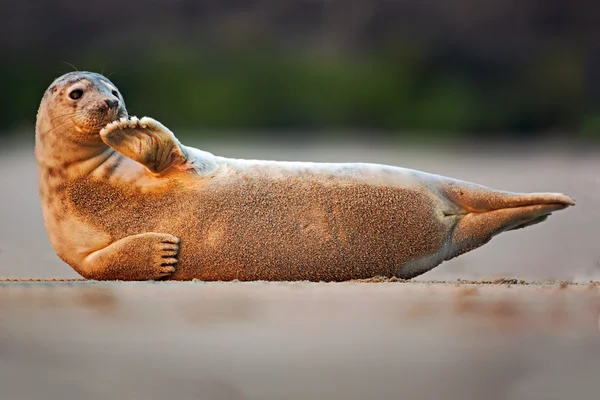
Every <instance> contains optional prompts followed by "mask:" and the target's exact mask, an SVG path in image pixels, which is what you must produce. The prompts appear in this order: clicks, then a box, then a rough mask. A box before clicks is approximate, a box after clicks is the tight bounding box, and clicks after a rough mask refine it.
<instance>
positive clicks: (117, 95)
mask: <svg viewBox="0 0 600 400" xmlns="http://www.w3.org/2000/svg"><path fill="white" fill-rule="evenodd" d="M112 95H113V96H115V97H116V98H117V99H118V98H119V92H117V91H116V90H113V91H112Z"/></svg>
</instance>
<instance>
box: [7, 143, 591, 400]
mask: <svg viewBox="0 0 600 400" xmlns="http://www.w3.org/2000/svg"><path fill="white" fill-rule="evenodd" d="M204 148H206V149H207V150H210V151H213V152H215V153H218V154H223V155H227V156H233V157H245V158H277V159H282V160H283V159H287V160H320V161H326V160H328V161H360V160H362V161H370V162H379V163H389V164H396V165H403V166H407V167H412V168H417V169H422V170H426V171H429V172H434V173H442V174H445V175H449V176H453V177H456V178H460V179H465V180H471V181H475V182H478V183H482V184H486V185H489V186H492V187H496V188H499V189H505V190H514V191H564V192H566V193H568V194H570V195H572V196H573V197H575V198H576V200H577V201H578V204H577V206H576V207H574V208H572V209H569V210H566V211H562V212H558V213H556V214H555V215H553V216H552V217H550V219H549V220H548V221H547V222H544V223H543V224H539V225H537V226H533V227H530V228H527V229H523V230H519V231H515V232H509V233H506V234H503V235H501V236H499V237H497V238H495V239H493V240H492V241H491V242H490V243H489V244H487V245H486V246H484V247H483V248H481V249H478V250H476V251H474V252H472V253H469V254H466V255H463V256H461V257H458V258H457V259H455V260H452V261H451V262H447V263H444V264H442V265H441V266H439V267H438V268H436V269H435V270H433V271H431V272H429V273H427V274H425V275H423V276H422V277H420V278H419V279H418V280H417V281H416V282H413V281H411V282H401V281H395V280H392V281H390V280H383V281H380V280H378V279H373V280H371V281H369V282H346V283H340V284H334V283H308V282H295V283H266V282H254V283H239V282H232V283H203V282H186V283H171V282H161V283H148V282H145V283H123V282H114V283H98V282H85V281H79V280H75V281H73V280H71V279H74V278H78V276H77V275H76V274H75V273H74V272H73V271H72V270H71V269H70V268H69V267H68V266H66V265H65V264H64V263H62V261H60V260H59V259H58V258H57V257H56V256H55V255H54V253H53V251H52V249H51V248H50V245H49V243H48V240H47V238H46V235H45V232H44V229H43V223H42V220H41V213H40V210H39V204H38V198H37V189H36V172H35V164H34V162H33V157H32V155H31V150H27V151H25V150H18V151H17V150H12V151H7V149H6V148H3V149H0V188H1V190H2V196H1V197H0V202H1V205H2V207H0V278H3V279H4V280H3V281H1V282H0V391H1V392H0V398H2V399H5V398H6V399H35V398H44V399H109V398H110V399H150V400H152V399H165V398H169V399H283V398H285V399H309V398H310V399H312V398H315V399H318V398H322V399H366V398H376V399H397V398H417V399H432V398H444V399H481V398H485V399H540V400H542V399H575V398H596V397H597V396H598V376H600V356H599V355H600V286H598V283H590V282H589V281H600V246H599V245H598V243H599V242H598V237H599V236H600V235H598V233H599V232H600V228H599V227H600V210H599V209H598V207H597V205H598V204H600V178H598V176H600V175H599V172H598V171H600V157H599V156H598V155H597V154H579V153H576V152H574V151H572V150H568V149H564V148H559V149H554V150H553V151H552V152H549V151H536V150H535V149H533V150H531V151H528V152H526V153H522V152H520V153H518V152H516V151H507V152H505V153H503V154H502V155H499V154H498V153H489V154H481V155H480V156H473V155H472V154H470V155H469V156H467V155H466V154H465V153H464V152H463V153H461V152H455V151H447V152H420V153H415V152H413V151H409V150H406V149H404V150H398V149H382V148H371V147H369V146H367V147H364V148H363V150H358V149H357V148H356V147H352V146H348V147H344V148H341V149H340V148H338V149H337V151H334V150H333V149H331V148H327V147H325V146H318V147H315V148H310V147H309V148H299V149H296V150H290V149H287V150H282V149H275V148H267V149H265V148H239V149H232V148H229V147H223V146H218V145H213V146H209V147H208V148H207V147H206V146H204ZM31 278H37V279H40V280H39V281H31V280H30V279H31ZM499 278H503V280H498V279H499ZM45 279H54V280H55V281H51V280H45ZM457 279H463V280H478V281H487V283H485V284H476V283H473V282H468V281H457ZM61 280H62V281H61ZM562 280H568V281H570V282H574V283H561V282H560V281H562ZM440 281H445V282H440ZM522 281H524V282H525V283H526V282H529V283H530V284H524V282H522Z"/></svg>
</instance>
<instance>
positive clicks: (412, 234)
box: [72, 177, 449, 281]
mask: <svg viewBox="0 0 600 400" xmlns="http://www.w3.org/2000/svg"><path fill="white" fill-rule="evenodd" d="M81 184H83V185H84V186H86V187H85V188H83V187H82V188H79V192H87V193H88V195H87V196H72V202H73V204H74V206H75V207H76V209H77V210H78V212H79V213H80V214H82V215H85V216H87V218H89V220H90V222H93V223H94V224H95V225H97V226H99V227H101V229H102V230H105V231H107V232H108V233H109V234H110V235H111V238H113V239H114V240H118V239H120V238H122V237H125V236H129V235H134V234H138V233H142V232H164V233H170V234H173V235H176V236H178V237H180V238H181V240H182V243H181V254H180V258H179V265H178V269H177V272H176V273H175V274H174V275H173V276H172V278H171V279H181V280H187V279H192V278H198V279H203V280H233V279H239V280H257V279H258V280H303V279H307V280H326V281H327V280H344V279H356V278H367V277H372V276H375V275H385V276H393V275H395V274H396V272H397V270H398V267H399V266H401V265H402V264H403V263H406V262H409V261H412V260H415V259H419V258H421V257H424V256H428V255H431V254H435V253H437V252H438V251H439V249H440V248H441V247H442V244H443V241H444V239H445V237H446V235H447V232H448V230H449V227H448V226H446V224H445V223H444V219H443V218H442V216H441V215H438V213H439V211H438V212H437V213H436V207H435V205H434V203H433V200H432V199H431V197H430V195H429V194H428V192H427V190H426V189H423V188H420V187H411V188H397V187H387V186H375V185H369V184H367V183H364V182H362V183H360V182H348V181H340V182H336V181H323V180H319V179H307V177H303V178H299V177H297V178H285V179H275V180H273V179H270V180H269V179H249V178H240V179H235V180H228V181H227V182H215V184H208V185H204V186H202V187H200V188H193V189H191V188H184V187H178V186H177V185H175V186H173V187H172V188H167V189H166V190H160V191H156V192H142V191H140V190H136V189H127V190H125V189H120V188H115V187H109V186H108V185H107V184H106V183H102V182H95V183H93V182H84V183H81ZM97 185H102V186H103V187H95V186H97ZM75 192H77V191H75Z"/></svg>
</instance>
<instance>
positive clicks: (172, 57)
mask: <svg viewBox="0 0 600 400" xmlns="http://www.w3.org/2000/svg"><path fill="white" fill-rule="evenodd" d="M388 50H389V51H386V49H383V50H382V49H381V48H380V49H378V51H376V52H372V53H369V52H363V53H361V54H359V55H356V54H344V55H339V54H338V55H331V54H320V53H318V52H312V53H311V52H306V51H305V52H295V51H282V50H274V49H269V48H263V49H259V48H257V46H254V47H248V49H236V50H235V51H231V49H229V50H228V51H215V49H214V48H213V49H212V50H205V51H202V50H199V49H198V47H197V46H196V47H186V46H185V45H180V46H173V45H172V43H169V44H164V45H161V44H159V43H154V44H153V45H152V46H151V47H147V48H140V49H137V50H136V51H135V52H132V51H131V49H119V48H118V47H114V46H112V47H111V48H110V49H107V51H98V49H97V48H96V49H95V51H94V52H90V53H85V52H82V53H78V56H77V57H76V58H75V59H73V58H70V59H68V61H69V62H71V63H73V64H74V65H75V66H76V67H77V68H78V69H80V70H91V71H95V72H104V74H105V75H107V76H109V78H110V79H111V80H112V81H113V82H114V83H115V84H116V85H117V86H118V87H119V88H120V90H121V92H122V93H123V95H124V97H125V101H126V103H127V106H128V109H129V111H130V114H132V115H138V116H143V115H148V116H152V117H155V118H157V119H159V120H161V121H162V122H164V123H165V124H166V125H168V126H171V127H173V128H189V129H190V130H194V131H197V132H199V134H202V132H203V131H215V130H216V131H222V132H236V131H237V132H242V131H269V130H270V131H287V130H298V131H299V130H313V131H319V132H328V133H330V134H331V135H334V134H335V132H336V129H353V130H372V131H374V132H380V134H381V135H388V136H397V137H405V136H406V135H412V136H418V135H421V133H422V132H428V134H429V135H435V134H441V133H443V134H445V135H448V134H453V135H456V136H458V135H460V136H462V137H466V138H468V137H470V136H477V137H478V138H486V137H487V136H489V137H493V136H494V135H496V136H497V134H498V133H505V132H519V133H520V135H521V136H528V135H529V136H534V135H538V134H540V132H546V133H548V132H560V133H561V134H562V135H563V136H564V135H565V134H564V132H572V133H573V134H574V135H579V136H580V137H585V138H598V137H600V135H599V132H600V115H598V114H597V113H596V114H594V113H593V112H591V111H592V110H591V109H589V108H590V107H589V105H588V104H587V103H586V98H585V96H586V93H585V90H584V82H583V77H584V74H585V59H584V56H583V54H582V53H580V52H578V51H577V50H576V49H572V48H571V47H568V46H562V47H561V46H553V47H551V48H550V49H549V50H548V51H539V52H537V53H536V54H535V57H533V56H532V57H531V58H530V59H529V60H528V61H527V63H525V64H524V65H520V66H519V68H509V67H507V69H496V70H490V69H489V68H488V69H486V66H485V64H481V63H477V62H476V61H473V60H468V59H464V58H463V59H461V58H457V57H453V55H452V54H449V55H446V56H444V55H440V54H439V52H438V53H431V52H430V53H427V52H424V51H420V49H418V48H414V46H413V47H411V46H409V45H406V44H404V45H403V44H402V43H395V44H394V46H390V48H389V49H388ZM28 57H30V56H23V57H21V58H19V57H12V58H11V59H9V60H3V62H2V63H0V72H1V73H2V76H3V80H4V84H3V96H2V98H3V100H2V101H3V102H2V107H0V134H1V132H2V131H8V130H14V129H17V128H19V127H22V126H31V125H32V124H34V123H35V113H36V111H37V107H38V105H39V101H40V99H41V96H42V94H43V91H44V90H45V89H46V88H47V87H48V85H49V84H50V83H51V82H52V80H53V79H54V78H56V77H58V76H59V75H61V74H62V73H65V72H69V71H71V70H72V68H71V67H70V66H68V65H66V64H64V63H61V62H59V61H57V60H51V61H52V62H51V63H49V62H39V60H34V59H31V58H28ZM107 60H110V64H108V63H107ZM49 66H51V67H49ZM7 99H10V100H7Z"/></svg>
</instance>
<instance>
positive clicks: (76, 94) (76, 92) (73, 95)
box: [69, 89, 83, 100]
mask: <svg viewBox="0 0 600 400" xmlns="http://www.w3.org/2000/svg"><path fill="white" fill-rule="evenodd" d="M81 96H83V90H81V89H75V90H73V91H72V92H71V93H69V97H70V98H72V99H73V100H77V99H80V98H81Z"/></svg>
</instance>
